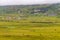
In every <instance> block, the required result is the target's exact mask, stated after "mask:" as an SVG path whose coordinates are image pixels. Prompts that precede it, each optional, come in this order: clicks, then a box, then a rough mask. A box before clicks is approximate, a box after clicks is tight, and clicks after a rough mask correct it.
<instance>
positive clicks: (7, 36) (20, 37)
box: [0, 26, 60, 40]
mask: <svg viewBox="0 0 60 40" xmlns="http://www.w3.org/2000/svg"><path fill="white" fill-rule="evenodd" d="M0 40H60V27H58V26H55V27H20V28H0Z"/></svg>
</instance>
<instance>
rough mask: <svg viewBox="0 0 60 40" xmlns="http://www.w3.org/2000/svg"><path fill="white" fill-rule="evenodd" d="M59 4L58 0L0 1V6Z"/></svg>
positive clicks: (59, 0)
mask: <svg viewBox="0 0 60 40" xmlns="http://www.w3.org/2000/svg"><path fill="white" fill-rule="evenodd" d="M58 2H59V3H60V0H0V5H19V4H20V5H21V4H44V3H58Z"/></svg>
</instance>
